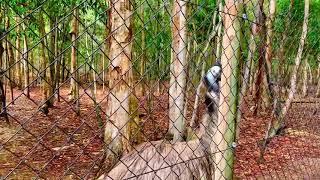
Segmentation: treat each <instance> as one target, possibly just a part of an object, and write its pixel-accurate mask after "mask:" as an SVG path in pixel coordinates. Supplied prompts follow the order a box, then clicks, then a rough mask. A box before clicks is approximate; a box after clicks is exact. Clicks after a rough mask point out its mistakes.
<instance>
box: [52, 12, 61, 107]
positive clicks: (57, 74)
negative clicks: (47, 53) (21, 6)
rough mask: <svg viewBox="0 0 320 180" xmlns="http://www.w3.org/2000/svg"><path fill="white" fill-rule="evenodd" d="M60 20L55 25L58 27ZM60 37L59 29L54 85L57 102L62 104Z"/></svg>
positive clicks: (56, 42)
mask: <svg viewBox="0 0 320 180" xmlns="http://www.w3.org/2000/svg"><path fill="white" fill-rule="evenodd" d="M57 23H58V18H56V22H55V25H56V26H58V24H57ZM58 35H59V33H58V27H57V28H56V29H55V40H54V54H55V57H56V58H57V59H56V61H57V63H56V70H55V73H56V74H55V82H54V84H55V89H56V91H57V92H56V93H57V94H56V97H57V101H58V102H60V88H59V86H60V73H61V72H60V71H61V70H60V69H61V59H62V55H60V56H59V57H58V55H59V50H60V49H59V47H58V38H59V37H58Z"/></svg>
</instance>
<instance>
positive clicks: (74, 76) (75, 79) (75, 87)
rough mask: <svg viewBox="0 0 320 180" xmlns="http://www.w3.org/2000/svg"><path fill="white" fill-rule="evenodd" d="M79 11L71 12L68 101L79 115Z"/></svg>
mask: <svg viewBox="0 0 320 180" xmlns="http://www.w3.org/2000/svg"><path fill="white" fill-rule="evenodd" d="M78 19H79V9H77V8H76V9H75V10H74V11H73V20H72V22H71V32H70V34H71V39H72V48H71V69H70V73H71V80H70V88H71V89H70V97H69V100H70V101H73V103H75V106H76V107H75V112H76V113H77V114H78V115H80V102H79V101H80V100H79V75H78V73H79V72H78V71H77V70H76V68H77V42H76V41H77V36H78V33H79V22H78Z"/></svg>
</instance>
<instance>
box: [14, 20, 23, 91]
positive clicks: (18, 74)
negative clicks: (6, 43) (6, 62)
mask: <svg viewBox="0 0 320 180" xmlns="http://www.w3.org/2000/svg"><path fill="white" fill-rule="evenodd" d="M19 21H20V19H19V17H18V16H16V22H17V23H18V22H19ZM16 33H17V37H16V73H15V76H16V77H17V80H18V83H17V85H18V87H19V89H21V88H22V73H21V53H20V52H21V43H20V38H21V37H20V26H18V27H17V28H16Z"/></svg>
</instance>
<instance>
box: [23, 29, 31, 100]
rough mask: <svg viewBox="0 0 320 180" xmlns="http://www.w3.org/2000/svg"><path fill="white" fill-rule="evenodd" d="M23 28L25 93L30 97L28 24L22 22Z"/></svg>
mask: <svg viewBox="0 0 320 180" xmlns="http://www.w3.org/2000/svg"><path fill="white" fill-rule="evenodd" d="M22 30H23V32H24V36H23V55H22V58H23V69H24V94H25V95H26V96H27V97H28V98H30V87H29V84H30V83H29V81H30V77H29V60H28V58H29V52H28V38H27V32H26V24H25V23H23V24H22Z"/></svg>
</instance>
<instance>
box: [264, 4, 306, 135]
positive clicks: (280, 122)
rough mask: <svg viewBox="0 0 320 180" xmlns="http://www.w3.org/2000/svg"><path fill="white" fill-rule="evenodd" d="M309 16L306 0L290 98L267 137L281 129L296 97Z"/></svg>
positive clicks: (291, 81)
mask: <svg viewBox="0 0 320 180" xmlns="http://www.w3.org/2000/svg"><path fill="white" fill-rule="evenodd" d="M308 18H309V0H305V6H304V20H303V27H302V33H301V38H300V43H299V49H298V52H297V56H296V58H295V66H294V68H293V71H292V75H291V80H290V91H289V95H288V98H287V100H286V102H285V105H284V106H283V108H282V109H281V112H280V116H279V117H278V118H277V119H275V120H274V121H273V122H272V125H271V126H270V128H269V129H268V133H267V136H266V137H267V139H269V138H272V137H273V136H275V135H276V134H277V132H278V131H279V129H281V128H282V127H283V123H284V117H285V116H286V114H287V112H288V110H289V108H290V106H291V102H292V100H293V98H294V95H295V94H296V90H297V73H298V69H299V67H300V63H301V57H302V52H303V49H304V44H305V39H306V36H307V32H308Z"/></svg>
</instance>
